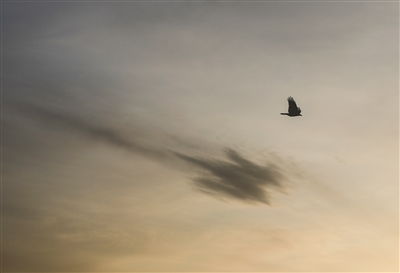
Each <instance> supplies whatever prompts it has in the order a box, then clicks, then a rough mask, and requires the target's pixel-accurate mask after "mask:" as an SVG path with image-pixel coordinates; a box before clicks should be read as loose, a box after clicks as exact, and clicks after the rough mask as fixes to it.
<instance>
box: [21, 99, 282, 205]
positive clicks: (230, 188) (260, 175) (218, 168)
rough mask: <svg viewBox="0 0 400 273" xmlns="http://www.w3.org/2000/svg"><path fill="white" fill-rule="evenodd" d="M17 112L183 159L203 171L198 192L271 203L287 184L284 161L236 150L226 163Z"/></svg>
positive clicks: (29, 109) (28, 108)
mask: <svg viewBox="0 0 400 273" xmlns="http://www.w3.org/2000/svg"><path fill="white" fill-rule="evenodd" d="M17 109H19V110H20V111H21V112H22V113H25V114H28V115H29V116H30V117H33V118H35V119H38V120H40V121H42V122H44V123H46V124H49V125H52V126H60V127H64V128H65V129H68V130H73V131H75V132H77V133H78V134H81V135H82V136H84V137H88V138H92V139H95V140H99V141H102V142H104V143H106V144H108V145H111V146H113V147H116V148H121V149H124V150H126V151H128V152H132V153H134V154H139V155H141V156H144V157H146V158H149V159H152V160H157V161H161V162H162V163H165V164H169V165H171V163H172V162H178V160H176V159H179V160H180V161H181V162H182V161H183V162H185V163H186V164H189V165H191V166H194V167H196V168H197V170H199V171H200V172H199V174H200V175H199V176H198V177H196V178H194V179H193V182H194V183H195V185H196V186H197V189H198V190H200V191H201V192H204V193H207V194H211V195H213V196H216V197H224V198H233V199H237V200H241V201H245V202H250V203H264V204H270V190H271V189H274V188H275V189H283V188H284V181H285V180H286V179H287V175H285V174H284V172H283V168H282V167H280V165H282V164H284V163H283V162H282V161H279V162H276V163H268V164H266V165H264V166H262V165H258V164H256V163H253V162H251V161H250V160H248V159H246V158H245V157H244V156H242V155H241V154H239V153H238V152H237V151H235V150H233V149H226V150H225V155H226V157H227V159H226V160H217V159H211V158H201V157H197V156H193V155H190V154H189V153H182V152H178V151H173V150H170V149H167V148H163V147H162V145H160V144H158V145H157V144H156V143H155V144H154V145H149V144H148V143H147V144H144V143H143V141H142V140H137V139H135V138H134V137H133V139H128V138H127V137H125V136H124V135H123V134H121V133H120V132H118V131H117V130H115V129H113V128H109V127H104V126H100V125H97V124H94V123H91V122H89V121H87V120H83V119H82V118H79V117H76V116H73V115H71V114H67V113H65V112H60V111H56V110H50V109H48V108H43V107H41V106H37V105H33V104H18V105H17ZM177 150H179V149H177ZM172 165H173V163H172ZM173 166H174V165H173ZM185 169H187V168H185ZM190 171H193V169H190Z"/></svg>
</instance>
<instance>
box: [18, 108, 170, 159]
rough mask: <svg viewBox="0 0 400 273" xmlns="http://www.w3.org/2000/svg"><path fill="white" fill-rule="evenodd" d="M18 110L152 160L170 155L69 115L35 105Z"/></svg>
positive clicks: (114, 131) (109, 129) (112, 130)
mask: <svg viewBox="0 0 400 273" xmlns="http://www.w3.org/2000/svg"><path fill="white" fill-rule="evenodd" d="M15 106H16V108H17V109H18V110H19V111H21V112H23V113H25V114H28V115H30V116H32V117H34V118H35V119H38V120H40V121H42V122H44V123H46V124H50V123H51V125H54V124H55V125H57V126H60V127H63V128H65V129H72V130H74V131H75V132H77V133H79V134H82V135H84V136H86V137H89V138H92V139H95V140H99V141H102V142H104V143H107V144H109V145H112V146H114V147H118V148H122V149H124V150H127V151H129V152H133V153H136V154H140V155H143V156H146V157H150V158H153V159H154V158H157V159H162V158H166V157H168V156H169V155H168V154H169V153H168V152H167V151H163V150H161V149H157V148H155V147H152V146H151V145H146V144H144V143H142V142H141V141H139V140H132V139H129V140H128V139H126V138H125V137H124V136H122V135H121V134H120V133H119V132H117V130H114V129H112V128H108V127H103V126H101V125H97V124H93V123H90V122H88V121H85V120H83V119H82V118H78V117H74V116H72V115H70V114H67V113H62V112H57V111H55V110H50V109H46V108H43V107H40V106H37V105H33V104H17V105H15Z"/></svg>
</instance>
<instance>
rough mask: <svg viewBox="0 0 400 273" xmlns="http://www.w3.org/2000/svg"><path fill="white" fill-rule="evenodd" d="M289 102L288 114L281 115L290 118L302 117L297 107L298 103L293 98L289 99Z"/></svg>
mask: <svg viewBox="0 0 400 273" xmlns="http://www.w3.org/2000/svg"><path fill="white" fill-rule="evenodd" d="M287 101H288V103H289V109H288V113H281V115H286V116H289V117H297V116H302V114H300V113H301V109H300V107H297V104H296V102H295V101H294V99H293V97H289V98H287Z"/></svg>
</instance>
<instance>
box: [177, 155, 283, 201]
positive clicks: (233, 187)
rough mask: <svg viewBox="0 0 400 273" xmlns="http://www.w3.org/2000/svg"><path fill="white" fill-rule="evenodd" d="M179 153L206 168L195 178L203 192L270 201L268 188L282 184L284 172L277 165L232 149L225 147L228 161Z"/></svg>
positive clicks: (279, 186)
mask: <svg viewBox="0 0 400 273" xmlns="http://www.w3.org/2000/svg"><path fill="white" fill-rule="evenodd" d="M177 156H178V157H180V158H181V159H183V160H184V161H186V162H188V163H190V164H192V165H195V166H197V167H198V168H199V169H200V170H201V171H203V172H202V173H201V176H200V177H198V178H196V179H195V180H194V181H195V183H196V185H197V186H198V188H199V189H200V190H201V191H203V192H206V193H209V194H212V195H222V196H225V197H231V198H235V199H240V200H243V201H248V202H261V203H265V204H269V203H270V196H269V193H268V191H269V189H270V188H271V187H275V188H282V187H283V181H284V179H285V175H284V174H283V172H282V170H281V168H279V167H278V166H277V165H275V164H273V163H270V164H268V165H266V166H260V165H257V164H255V163H253V162H251V161H249V160H247V159H246V158H244V157H243V156H242V155H240V154H239V153H238V152H236V151H235V150H232V149H227V150H226V156H227V158H228V160H229V161H226V160H215V159H202V158H197V157H192V156H188V155H183V154H177Z"/></svg>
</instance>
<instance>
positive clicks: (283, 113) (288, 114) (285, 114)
mask: <svg viewBox="0 0 400 273" xmlns="http://www.w3.org/2000/svg"><path fill="white" fill-rule="evenodd" d="M281 115H286V116H288V115H289V114H288V113H281Z"/></svg>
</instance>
